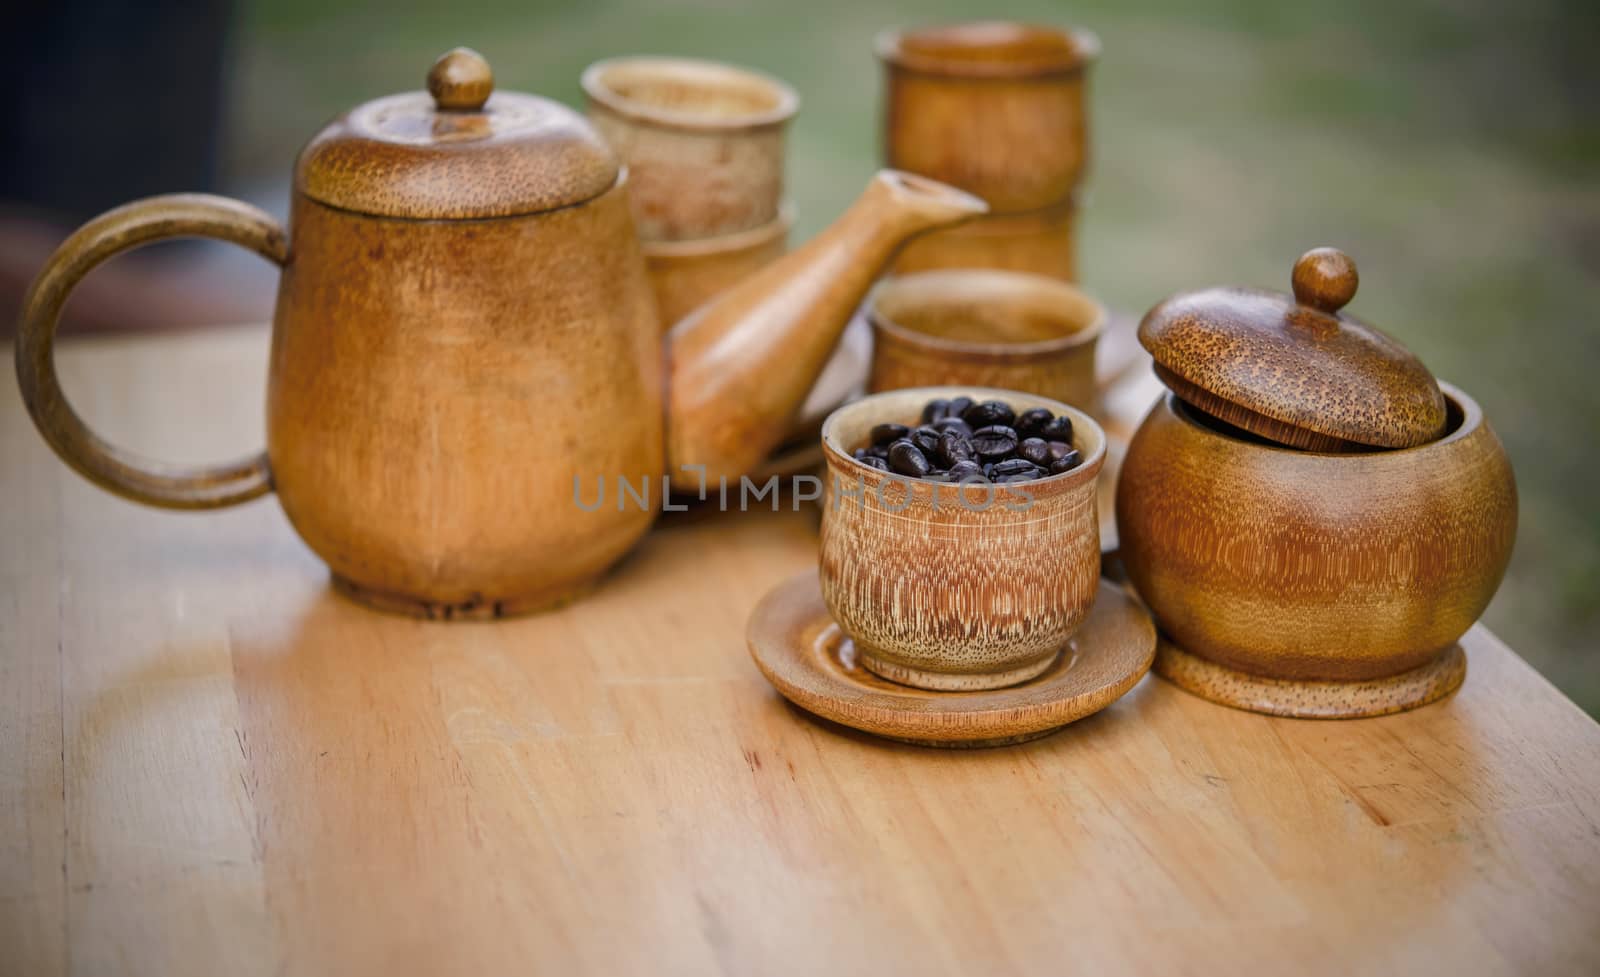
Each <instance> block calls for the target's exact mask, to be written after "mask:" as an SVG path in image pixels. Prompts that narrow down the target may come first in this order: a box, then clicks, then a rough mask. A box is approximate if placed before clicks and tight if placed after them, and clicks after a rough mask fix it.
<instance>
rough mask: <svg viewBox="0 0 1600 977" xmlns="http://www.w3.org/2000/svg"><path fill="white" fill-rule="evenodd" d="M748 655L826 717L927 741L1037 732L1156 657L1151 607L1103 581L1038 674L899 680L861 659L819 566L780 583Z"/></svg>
mask: <svg viewBox="0 0 1600 977" xmlns="http://www.w3.org/2000/svg"><path fill="white" fill-rule="evenodd" d="M746 637H747V639H748V641H749V644H750V655H751V657H753V658H754V659H755V661H756V666H757V667H758V668H760V669H761V674H763V675H765V676H766V677H767V681H769V682H771V683H772V684H773V686H775V687H776V688H777V690H778V691H779V692H780V693H782V694H783V697H784V698H786V699H788V700H789V701H790V702H793V703H794V704H795V705H797V706H799V707H800V708H802V709H804V710H806V711H807V712H812V713H815V714H817V715H818V716H821V717H823V718H824V719H831V720H833V721H834V722H836V723H840V724H842V725H845V726H850V727H853V728H855V729H859V730H862V731H864V732H868V733H873V734H875V735H878V736H885V737H888V738H889V739H895V740H901V741H903V742H907V743H917V744H920V745H923V746H940V747H975V746H1002V745H1005V744H1009V743H1021V742H1024V741H1026V740H1031V739H1037V738H1038V737H1040V736H1045V735H1047V734H1049V733H1053V732H1055V731H1056V730H1058V729H1060V728H1061V727H1062V726H1065V725H1066V724H1068V723H1070V722H1072V721H1074V720H1077V719H1082V718H1083V717H1084V716H1087V715H1090V714H1091V713H1095V712H1098V711H1100V710H1101V709H1104V708H1105V707H1106V706H1108V705H1110V704H1111V703H1112V702H1114V701H1116V700H1117V699H1118V698H1119V697H1121V696H1122V694H1123V693H1125V692H1127V691H1128V690H1129V689H1131V688H1133V686H1134V685H1135V684H1137V683H1138V681H1139V679H1140V678H1142V677H1143V676H1144V673H1145V672H1147V671H1149V669H1150V663H1151V661H1152V660H1153V659H1154V658H1155V651H1156V631H1155V625H1154V624H1153V623H1152V622H1151V620H1150V615H1149V614H1148V613H1146V612H1145V610H1144V608H1143V607H1141V606H1139V604H1138V603H1137V602H1135V601H1134V600H1133V599H1132V598H1131V597H1129V596H1128V595H1127V594H1126V593H1125V592H1124V591H1123V590H1122V588H1121V587H1119V586H1118V585H1116V584H1115V583H1112V582H1111V581H1109V580H1102V581H1101V584H1100V590H1099V593H1098V594H1097V595H1096V597H1095V602H1094V609H1093V610H1091V611H1090V612H1089V617H1088V619H1087V620H1085V621H1084V623H1083V626H1082V627H1081V628H1079V630H1078V633H1077V634H1076V635H1074V636H1073V637H1072V640H1070V641H1068V642H1067V646H1066V647H1065V648H1064V649H1062V653H1061V655H1060V656H1059V657H1058V658H1057V659H1056V662H1055V664H1054V665H1052V666H1050V668H1049V669H1048V670H1047V671H1045V672H1044V673H1043V674H1042V675H1040V676H1039V677H1038V678H1035V679H1032V680H1030V681H1027V682H1024V683H1022V684H1021V685H1014V686H1011V687H1009V688H1004V689H990V690H987V691H983V692H929V691H925V690H922V689H913V688H910V687H908V686H903V685H897V684H895V683H894V682H890V681H888V680H887V679H882V678H879V677H878V676H876V675H873V674H872V673H871V672H868V671H866V670H865V669H863V668H861V667H859V666H858V665H857V664H856V660H855V656H856V651H855V644H854V642H852V641H851V640H850V639H849V638H848V637H846V636H845V635H844V633H843V632H842V631H840V630H839V626H838V625H837V624H835V623H834V622H833V618H832V617H830V616H829V614H828V608H827V605H825V604H824V603H823V602H822V588H821V585H820V584H818V582H817V574H816V572H815V571H808V572H806V573H803V574H800V575H798V576H795V577H791V578H790V579H788V580H786V581H784V582H783V583H781V584H779V585H778V586H777V587H775V588H773V589H772V590H771V591H770V592H768V594H767V595H766V596H765V597H763V598H762V599H761V602H760V603H759V604H757V605H756V609H755V612H754V613H752V614H751V615H750V625H749V628H748V629H747V631H746Z"/></svg>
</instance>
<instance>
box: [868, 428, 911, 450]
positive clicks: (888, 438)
mask: <svg viewBox="0 0 1600 977" xmlns="http://www.w3.org/2000/svg"><path fill="white" fill-rule="evenodd" d="M910 433H911V429H910V428H908V427H906V426H905V425H904V424H879V425H878V426H877V427H875V428H873V429H872V443H873V444H881V445H884V446H885V447H887V446H888V445H889V443H890V442H892V441H898V440H900V439H901V438H903V437H905V436H906V435H908V434H910Z"/></svg>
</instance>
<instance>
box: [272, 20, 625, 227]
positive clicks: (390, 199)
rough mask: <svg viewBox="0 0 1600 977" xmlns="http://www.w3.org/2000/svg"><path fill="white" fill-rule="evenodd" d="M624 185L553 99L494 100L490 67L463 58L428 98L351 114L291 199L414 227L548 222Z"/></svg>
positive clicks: (610, 156)
mask: <svg viewBox="0 0 1600 977" xmlns="http://www.w3.org/2000/svg"><path fill="white" fill-rule="evenodd" d="M620 179H622V171H621V164H620V163H618V161H617V157H616V155H615V154H614V153H612V152H611V150H610V148H609V147H607V146H606V144H605V142H604V141H603V140H602V139H601V138H600V134H599V133H597V132H595V130H594V127H593V126H591V125H590V124H589V122H588V120H586V119H584V118H583V116H581V115H579V114H578V113H576V112H574V111H573V110H572V109H569V108H567V107H566V106H565V105H562V104H560V103H558V102H553V101H551V100H550V99H547V98H540V97H539V96H537V95H526V94H523V93H521V92H511V91H498V92H497V91H495V90H494V72H493V71H491V70H490V69H489V62H487V61H485V60H484V58H483V56H482V55H480V54H478V52H476V51H472V50H469V49H468V48H462V47H458V48H456V49H455V50H453V51H450V52H447V53H446V54H445V55H443V56H442V57H440V58H439V60H437V61H435V62H434V63H433V67H432V68H431V69H430V70H429V71H428V90H427V91H425V92H418V91H412V92H402V93H400V94H398V95H388V96H385V97H383V98H378V99H374V100H373V101H370V102H367V103H365V104H363V105H358V106H356V107H355V108H353V109H351V110H350V111H348V112H346V113H345V114H344V115H341V116H339V117H338V118H337V119H334V120H333V121H332V122H330V123H329V124H328V125H327V127H326V128H324V129H323V130H322V131H321V132H320V133H318V134H317V135H316V136H314V137H313V138H312V140H311V142H309V143H307V144H306V148H305V149H304V150H302V151H301V153H300V158H299V160H298V161H297V162H296V163H295V188H296V189H297V190H299V191H300V192H301V193H304V194H305V195H306V196H307V197H310V198H311V199H313V200H316V201H318V202H320V203H324V204H327V205H328V206H330V207H336V208H338V209H340V210H345V211H350V212H352V213H358V214H368V215H371V216H375V217H400V218H406V219H410V220H456V219H460V220H481V219H484V218H489V217H513V216H521V215H526V214H538V213H544V212H546V211H552V210H559V209H562V208H565V207H573V206H576V205H578V204H581V203H584V202H585V201H588V200H592V199H594V198H595V197H598V196H600V195H601V194H603V193H605V192H606V191H608V190H610V189H611V188H612V187H613V186H615V185H616V183H617V181H618V180H620Z"/></svg>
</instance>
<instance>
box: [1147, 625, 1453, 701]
mask: <svg viewBox="0 0 1600 977" xmlns="http://www.w3.org/2000/svg"><path fill="white" fill-rule="evenodd" d="M1151 671H1153V672H1155V673H1156V674H1157V675H1160V676H1161V677H1162V678H1164V679H1166V680H1167V681H1168V682H1171V683H1172V684H1173V685H1176V686H1177V687H1178V688H1180V689H1183V690H1184V691H1185V692H1190V693H1192V694H1194V695H1197V696H1199V697H1200V698H1202V699H1209V700H1211V701H1212V702H1216V703H1220V704H1222V705H1224V706H1232V707H1233V708H1235V709H1243V710H1245V711H1247V712H1259V713H1265V714H1267V715H1269V716H1289V717H1291V718H1295V719H1360V718H1365V717H1368V716H1387V715H1391V714H1393V713H1397V712H1405V711H1406V710H1408V709H1415V708H1417V707H1418V706H1425V705H1427V704H1428V703H1430V702H1435V701H1438V700H1439V699H1442V698H1444V697H1445V696H1447V695H1449V694H1450V693H1452V692H1454V691H1455V690H1456V689H1458V688H1460V686H1461V683H1462V681H1463V680H1465V679H1466V677H1467V655H1466V652H1464V651H1462V650H1461V646H1460V645H1459V644H1453V645H1451V646H1449V647H1448V648H1446V649H1444V650H1443V651H1441V652H1440V653H1439V654H1438V655H1437V656H1435V657H1434V658H1433V659H1432V660H1431V661H1427V662H1424V663H1423V664H1422V665H1420V666H1418V667H1416V668H1413V669H1411V670H1410V671H1406V672H1401V673H1400V674H1398V675H1390V676H1387V677H1384V678H1377V679H1362V680H1358V681H1316V680H1306V679H1288V678H1271V677H1267V676H1262V675H1251V674H1249V673H1246V672H1241V671H1238V670H1236V669H1232V668H1229V667H1227V666H1225V665H1220V664H1218V663H1216V662H1214V661H1211V660H1210V659H1207V658H1202V657H1200V656H1199V655H1196V654H1194V653H1193V652H1189V651H1185V650H1183V649H1182V648H1179V647H1178V646H1177V645H1175V644H1173V643H1172V640H1171V639H1170V638H1168V637H1167V636H1166V635H1165V634H1162V635H1160V640H1159V641H1158V642H1157V645H1156V661H1155V665H1154V666H1152V668H1151Z"/></svg>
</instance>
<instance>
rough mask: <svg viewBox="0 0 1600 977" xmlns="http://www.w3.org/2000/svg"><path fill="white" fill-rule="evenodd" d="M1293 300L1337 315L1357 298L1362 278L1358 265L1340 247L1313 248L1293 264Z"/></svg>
mask: <svg viewBox="0 0 1600 977" xmlns="http://www.w3.org/2000/svg"><path fill="white" fill-rule="evenodd" d="M1291 280H1292V282H1293V284H1294V300H1295V301H1296V302H1299V303H1300V304H1301V305H1309V306H1311V307H1312V308H1316V309H1321V310H1322V311H1324V312H1338V311H1339V310H1340V309H1342V308H1344V307H1345V306H1346V305H1348V304H1349V303H1350V300H1351V299H1353V298H1355V297H1356V288H1357V286H1359V285H1360V284H1361V276H1360V275H1358V274H1356V263H1355V262H1354V261H1351V260H1350V256H1349V255H1347V254H1345V253H1344V252H1343V251H1340V250H1339V249H1338V248H1312V249H1311V250H1310V251H1307V252H1306V253H1305V254H1303V255H1301V256H1300V260H1299V261H1296V262H1295V263H1294V275H1293V277H1292V279H1291Z"/></svg>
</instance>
